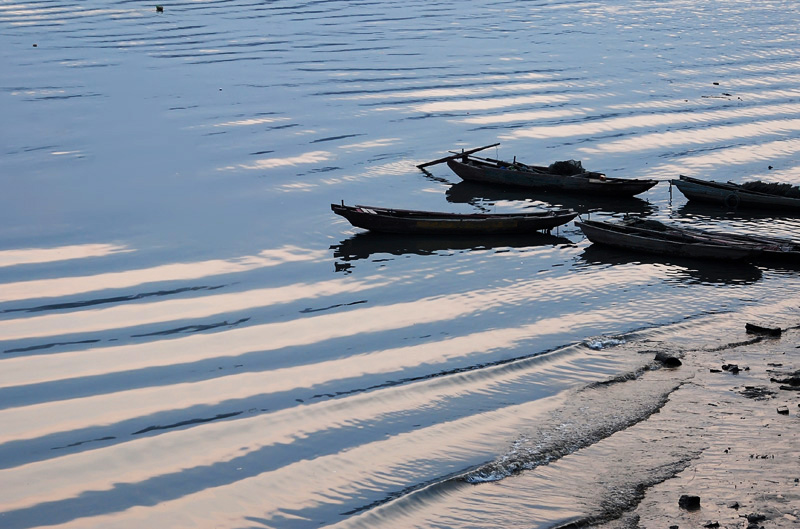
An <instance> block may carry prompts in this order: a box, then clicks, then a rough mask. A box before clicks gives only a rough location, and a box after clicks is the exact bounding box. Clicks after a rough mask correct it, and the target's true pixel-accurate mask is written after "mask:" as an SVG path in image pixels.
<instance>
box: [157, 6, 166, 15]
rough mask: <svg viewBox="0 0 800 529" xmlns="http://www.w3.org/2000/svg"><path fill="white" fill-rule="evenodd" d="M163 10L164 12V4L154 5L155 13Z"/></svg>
mask: <svg viewBox="0 0 800 529" xmlns="http://www.w3.org/2000/svg"><path fill="white" fill-rule="evenodd" d="M163 12H164V6H156V13H163Z"/></svg>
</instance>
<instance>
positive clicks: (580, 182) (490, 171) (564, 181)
mask: <svg viewBox="0 0 800 529" xmlns="http://www.w3.org/2000/svg"><path fill="white" fill-rule="evenodd" d="M447 165H448V167H450V169H451V170H452V171H453V172H454V173H455V174H457V175H458V176H459V177H460V178H461V179H462V180H464V181H467V182H480V183H484V184H494V185H503V186H515V187H525V188H528V189H537V190H541V191H561V192H565V193H580V194H592V195H605V196H626V197H632V196H634V195H638V194H640V193H644V192H645V191H647V190H648V189H650V188H651V187H653V186H654V185H656V184H657V183H658V181H657V180H645V179H625V178H608V177H606V176H605V175H602V174H600V173H587V174H583V175H580V174H579V175H572V176H568V175H558V174H552V173H547V172H538V171H527V170H524V169H518V168H514V167H513V164H508V165H502V164H488V163H479V162H476V161H474V160H468V161H467V162H466V163H465V162H464V161H462V160H448V161H447Z"/></svg>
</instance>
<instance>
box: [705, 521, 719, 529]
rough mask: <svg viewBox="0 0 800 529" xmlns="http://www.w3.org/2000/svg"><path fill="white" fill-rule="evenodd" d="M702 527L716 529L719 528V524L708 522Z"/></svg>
mask: <svg viewBox="0 0 800 529" xmlns="http://www.w3.org/2000/svg"><path fill="white" fill-rule="evenodd" d="M703 527H707V528H708V529H717V527H719V522H708V523H707V524H705V525H704V526H703Z"/></svg>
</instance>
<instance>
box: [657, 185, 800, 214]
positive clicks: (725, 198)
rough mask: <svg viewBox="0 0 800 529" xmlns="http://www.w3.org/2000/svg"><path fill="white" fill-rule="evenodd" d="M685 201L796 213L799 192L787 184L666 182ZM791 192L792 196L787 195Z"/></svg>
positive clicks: (799, 203)
mask: <svg viewBox="0 0 800 529" xmlns="http://www.w3.org/2000/svg"><path fill="white" fill-rule="evenodd" d="M670 183H671V184H673V185H674V186H675V187H677V188H678V190H679V191H680V192H681V193H683V194H684V195H685V196H686V198H688V199H689V200H696V201H699V202H711V203H716V204H722V205H724V206H726V207H727V208H729V209H736V208H739V207H741V208H767V209H775V208H780V209H794V210H797V211H799V212H800V190H798V189H797V188H795V187H794V186H791V185H789V184H765V183H762V182H749V183H745V184H734V183H732V182H714V181H710V180H700V179H698V178H692V177H689V176H681V177H680V178H679V179H677V180H670ZM787 191H794V192H795V193H796V194H795V195H794V196H789V195H787Z"/></svg>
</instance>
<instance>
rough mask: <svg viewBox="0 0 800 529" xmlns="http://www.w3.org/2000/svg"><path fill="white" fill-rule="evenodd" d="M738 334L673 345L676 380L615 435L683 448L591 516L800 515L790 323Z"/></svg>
mask: <svg viewBox="0 0 800 529" xmlns="http://www.w3.org/2000/svg"><path fill="white" fill-rule="evenodd" d="M742 325H743V326H744V322H742ZM747 338H749V339H753V340H752V341H747V340H745V343H740V344H739V345H735V344H734V345H731V346H724V345H723V346H720V345H716V344H715V345H709V346H701V347H699V348H693V349H691V350H685V351H683V352H682V353H681V355H680V356H681V357H682V358H681V360H682V365H681V366H679V367H675V368H671V369H670V370H672V371H674V372H675V374H677V373H678V372H680V373H681V378H682V379H683V380H684V381H685V382H684V383H683V384H682V385H681V386H680V387H679V388H678V389H677V390H676V391H674V392H672V394H671V395H670V399H669V402H668V403H667V404H666V405H665V406H664V407H663V408H662V409H661V411H660V413H658V414H655V415H653V416H652V417H651V418H650V419H648V420H647V421H646V422H645V423H643V424H642V425H640V426H637V427H636V428H634V429H632V431H629V432H624V433H621V434H620V435H619V437H618V439H617V443H616V444H617V448H618V449H620V450H628V449H629V448H630V444H629V440H628V439H627V438H629V437H631V436H633V437H634V438H636V441H635V443H634V444H636V445H638V446H639V447H640V448H641V447H643V446H649V449H646V450H644V451H643V452H641V453H639V455H642V456H644V457H645V459H649V460H651V461H652V460H656V459H658V455H659V453H663V452H664V451H673V452H676V451H677V452H679V451H680V450H685V451H686V453H687V454H690V453H691V457H689V458H688V459H687V464H686V466H685V468H683V469H682V470H680V471H679V472H677V473H675V474H674V475H672V476H668V477H666V479H664V480H663V481H661V482H660V483H656V484H652V483H640V484H639V485H638V490H637V491H636V492H635V493H630V494H628V496H629V497H628V499H627V501H625V502H623V505H621V506H619V507H620V508H618V509H617V510H616V512H615V511H614V509H600V511H601V512H600V513H598V514H599V516H598V520H597V521H598V522H601V523H600V524H598V526H600V527H603V528H605V529H608V528H618V527H647V528H651V527H652V528H662V527H663V528H668V527H680V528H683V527H709V528H715V527H723V528H745V527H748V528H758V527H764V528H770V527H795V526H797V525H798V524H800V444H799V443H798V441H799V440H800V433H798V432H799V429H800V407H799V406H798V405H799V404H800V391H798V390H800V380H798V378H797V374H798V369H800V358H798V355H800V351H799V350H798V348H800V332H798V330H797V329H796V328H795V329H789V330H785V331H784V332H783V334H782V335H781V336H780V337H774V336H768V335H764V336H763V338H761V339H760V340H758V339H757V335H753V334H748V335H747ZM633 430H636V431H633ZM615 437H616V436H615ZM609 441H611V442H612V444H613V442H614V441H613V439H609ZM698 448H699V450H698ZM633 453H635V452H633ZM634 488H636V487H634ZM612 496H613V495H609V496H608V497H612ZM682 497H683V501H681V498H682ZM694 497H696V498H694ZM692 500H694V501H692ZM697 501H699V504H697V505H694V504H693V503H695V502H697ZM607 503H608V502H606V504H607ZM603 511H605V512H603ZM609 517H613V518H614V519H613V520H607V521H601V520H603V519H604V518H606V519H607V518H609ZM582 522H584V523H585V522H589V523H592V521H591V520H586V519H584V520H582ZM579 523H580V522H579ZM581 525H583V524H581Z"/></svg>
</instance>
